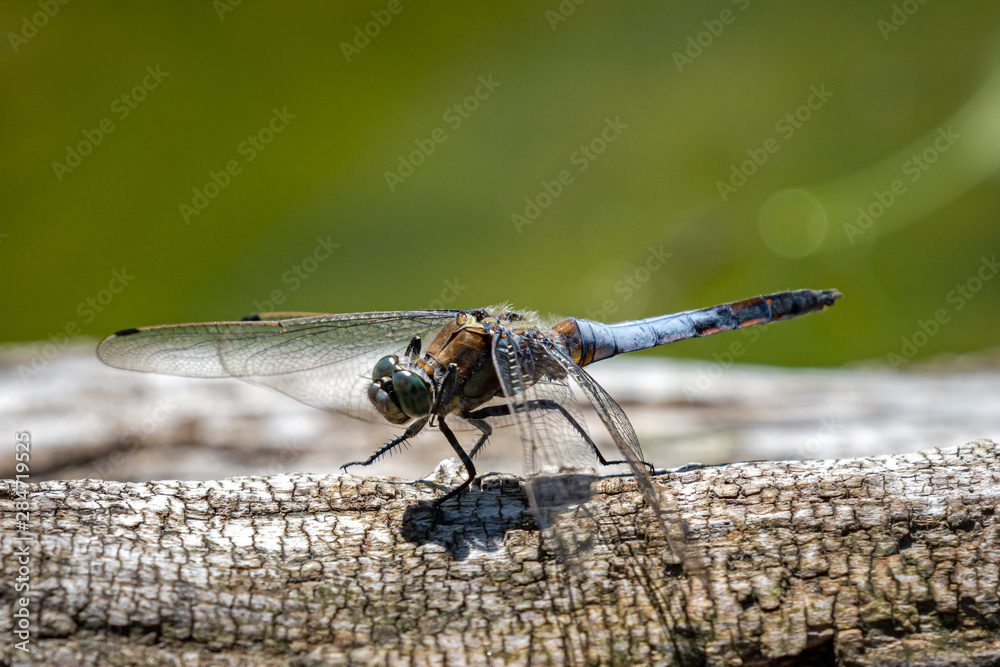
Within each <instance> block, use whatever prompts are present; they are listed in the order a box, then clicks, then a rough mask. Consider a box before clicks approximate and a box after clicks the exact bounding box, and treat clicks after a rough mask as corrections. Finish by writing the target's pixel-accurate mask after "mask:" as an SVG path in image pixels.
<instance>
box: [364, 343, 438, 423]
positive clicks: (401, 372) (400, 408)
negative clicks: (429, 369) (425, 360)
mask: <svg viewBox="0 0 1000 667" xmlns="http://www.w3.org/2000/svg"><path fill="white" fill-rule="evenodd" d="M406 361H408V360H406ZM433 387H434V385H433V384H432V383H431V381H430V380H429V379H428V378H427V377H426V374H425V373H424V372H423V371H422V370H420V368H419V367H417V366H415V365H411V364H408V363H406V362H405V361H400V359H399V358H398V357H397V356H396V355H394V354H390V355H388V356H385V357H382V358H381V359H379V360H378V363H376V364H375V368H374V369H373V370H372V383H371V384H370V385H368V400H369V401H371V404H372V406H373V407H374V408H375V409H376V410H378V412H379V414H381V415H382V416H383V417H385V418H386V420H387V421H389V422H391V423H393V424H405V423H406V422H408V421H409V420H411V419H414V418H417V417H424V416H426V415H428V414H430V412H431V406H432V405H433V404H434V388H433Z"/></svg>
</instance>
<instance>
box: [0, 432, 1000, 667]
mask: <svg viewBox="0 0 1000 667" xmlns="http://www.w3.org/2000/svg"><path fill="white" fill-rule="evenodd" d="M439 472H440V475H439V477H438V479H437V480H436V482H437V483H435V481H434V480H429V481H422V482H415V483H413V482H402V481H399V480H394V479H391V478H375V479H364V478H355V477H338V476H329V475H308V474H280V475H272V476H260V477H240V478H231V479H223V480H218V481H207V482H183V481H166V482H149V483H120V482H109V481H93V480H91V481H88V480H72V481H49V482H42V483H39V484H33V485H31V486H30V487H29V488H28V494H29V499H30V500H29V502H30V508H31V515H30V521H29V522H28V524H29V525H28V528H29V532H30V534H31V535H34V536H36V537H37V541H36V542H35V543H34V544H33V545H32V546H31V549H30V557H29V558H28V568H29V570H30V585H31V591H30V605H29V609H30V611H31V614H32V616H31V619H32V625H33V628H34V635H33V637H32V643H31V648H32V649H33V651H34V653H33V654H32V655H31V659H32V661H33V662H34V663H36V664H138V665H153V664H157V665H159V664H202V665H207V664H211V665H215V664H219V665H223V664H229V665H234V664H240V665H244V666H247V665H272V664H275V665H276V664H397V663H404V664H427V665H445V664H448V665H462V664H470V665H490V664H565V663H577V664H587V663H590V664H633V663H655V664H712V665H740V664H743V665H746V664H782V663H786V662H787V663H788V664H795V663H796V662H797V661H805V660H808V661H809V664H831V665H832V664H840V665H886V664H910V665H946V664H947V665H990V664H992V665H995V664H997V661H1000V599H998V595H1000V577H998V568H1000V523H998V519H997V513H998V511H1000V447H998V446H997V445H996V444H995V443H993V442H990V441H976V442H972V443H969V444H967V445H963V446H960V447H953V448H945V449H940V450H930V451H924V452H920V453H914V454H901V455H892V456H882V457H871V458H861V459H844V460H832V461H821V460H816V461H794V462H756V463H740V464H730V465H724V466H718V467H706V468H694V469H688V470H684V471H680V472H675V473H671V474H664V475H660V476H659V477H658V478H657V480H656V481H657V486H658V488H659V489H660V490H661V491H662V492H663V493H664V494H665V497H666V498H668V499H669V504H670V505H671V506H672V507H673V508H674V511H675V515H676V516H678V517H680V518H681V519H682V520H683V521H684V522H685V523H686V524H687V525H688V531H689V533H688V545H689V549H690V550H691V552H692V553H694V554H696V556H697V558H699V559H700V560H701V561H702V562H703V563H704V564H705V566H706V576H705V577H698V576H693V575H690V574H688V573H685V572H684V571H683V570H682V569H681V568H680V567H678V566H675V565H671V564H670V563H671V559H670V557H669V554H668V553H666V551H667V550H666V547H665V541H664V539H663V536H662V535H661V534H659V533H658V531H657V530H656V528H655V524H653V523H651V522H649V521H648V520H646V519H648V517H645V512H644V503H643V500H642V496H641V494H640V493H639V492H638V490H637V488H636V486H635V484H634V482H633V481H632V480H630V479H628V478H603V479H600V480H598V481H596V482H595V483H594V485H593V486H592V491H593V492H594V493H595V494H596V495H595V503H596V504H597V506H599V507H600V508H601V513H600V515H599V516H597V522H598V524H599V526H600V533H601V537H602V540H601V541H600V542H599V543H598V544H597V545H596V546H595V548H594V549H593V551H592V552H590V553H589V555H587V556H586V557H584V558H582V559H581V562H580V563H578V566H577V567H575V568H574V569H573V570H572V571H571V572H567V571H566V570H565V569H564V567H563V564H562V563H561V561H560V560H559V559H558V558H556V557H555V556H554V555H553V553H552V552H551V550H549V549H547V548H546V545H544V544H542V545H540V544H539V532H538V530H537V527H536V525H535V523H534V521H533V519H532V517H531V513H530V511H529V510H528V508H527V506H526V499H525V496H524V493H523V489H522V486H521V485H520V483H519V480H518V479H517V478H515V477H511V476H488V477H486V478H485V479H484V480H483V482H482V484H481V486H480V487H479V488H476V489H474V490H473V491H472V492H470V493H469V494H467V495H464V496H462V497H461V498H460V499H459V500H458V502H456V503H449V504H448V505H447V506H446V507H444V508H443V511H442V512H441V513H440V515H435V514H434V513H433V512H431V511H429V510H428V509H427V507H426V501H428V500H431V499H433V498H434V497H436V496H437V495H439V494H440V493H441V490H442V487H446V486H447V485H448V484H450V483H451V481H452V480H451V479H450V478H449V475H450V474H451V473H452V472H454V470H453V468H448V467H447V466H445V467H444V468H442V469H441V470H440V471H439ZM17 492H18V489H17V488H15V484H14V483H13V482H10V481H7V482H4V483H2V484H0V543H2V554H3V560H2V570H3V580H4V581H6V582H12V581H14V580H15V579H16V577H17V576H18V568H19V567H20V565H19V562H18V558H17V557H16V555H15V554H16V551H17V548H18V545H19V544H21V543H20V542H18V541H17V540H18V537H19V536H21V537H24V536H26V535H27V534H26V533H19V532H18V525H17V523H16V518H15V517H16V512H15V510H16V506H15V503H16V502H17V498H16V496H17ZM651 526H652V528H651ZM2 591H3V593H2V604H0V636H3V637H5V638H9V637H13V635H12V624H13V623H14V621H15V619H14V618H12V617H11V610H12V609H13V608H14V604H15V597H16V595H15V593H14V591H13V589H12V587H11V586H4V587H3V589H2ZM25 657H26V656H24V655H23V654H21V653H20V652H18V651H17V650H16V649H15V648H14V641H13V640H11V641H5V642H4V644H3V646H2V648H0V658H2V659H3V660H4V661H6V662H14V663H17V662H18V661H20V660H24V658H25Z"/></svg>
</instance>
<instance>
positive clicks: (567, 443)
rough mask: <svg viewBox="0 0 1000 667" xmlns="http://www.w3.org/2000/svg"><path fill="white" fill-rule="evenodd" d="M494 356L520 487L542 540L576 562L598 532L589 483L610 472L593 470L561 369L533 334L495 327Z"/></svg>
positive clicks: (573, 565)
mask: <svg viewBox="0 0 1000 667" xmlns="http://www.w3.org/2000/svg"><path fill="white" fill-rule="evenodd" d="M493 362H494V367H495V368H496V371H497V376H498V378H499V380H500V386H501V391H502V393H503V396H504V399H505V400H506V403H507V406H508V409H509V410H510V412H511V417H512V421H513V423H514V426H515V428H516V429H517V432H518V435H519V436H520V438H521V442H522V445H523V447H524V471H525V483H526V490H527V493H528V500H529V501H530V503H531V505H532V508H533V509H534V511H535V516H536V518H537V520H538V524H539V527H540V528H541V531H542V536H543V543H544V544H546V545H547V546H548V547H549V548H550V549H553V550H555V551H556V552H557V553H558V554H559V556H560V558H561V559H562V560H563V562H564V563H565V564H566V565H567V566H568V567H570V568H571V569H578V568H577V566H578V565H579V563H580V561H581V557H582V556H583V554H584V553H585V552H588V551H590V550H591V549H592V548H593V547H594V545H595V539H597V538H598V536H599V534H600V530H599V526H598V524H597V521H598V516H599V514H600V511H599V509H596V508H593V507H591V506H590V505H589V501H590V485H591V483H592V482H593V481H595V480H596V479H597V477H598V475H599V474H607V473H608V472H610V471H609V470H607V469H606V468H605V469H604V470H600V471H599V470H598V459H597V456H596V454H595V453H594V447H593V445H592V441H591V440H590V436H589V435H588V434H587V432H586V427H585V426H584V421H583V417H582V414H581V411H580V409H579V404H578V401H577V399H576V398H575V397H574V396H573V393H572V392H571V391H570V386H569V383H568V375H567V373H566V372H565V370H564V369H563V368H562V367H561V366H560V365H559V364H558V363H557V361H556V360H555V358H554V357H553V356H552V355H551V354H550V353H549V352H548V350H546V349H545V348H544V347H543V346H542V345H541V344H540V343H539V341H538V340H537V339H534V338H532V337H530V336H528V335H520V334H516V333H512V332H509V331H506V332H501V333H500V334H499V335H496V336H495V337H494V339H493Z"/></svg>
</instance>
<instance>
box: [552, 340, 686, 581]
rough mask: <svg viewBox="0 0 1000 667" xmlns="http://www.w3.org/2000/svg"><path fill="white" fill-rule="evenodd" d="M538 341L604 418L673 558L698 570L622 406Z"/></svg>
mask: <svg viewBox="0 0 1000 667" xmlns="http://www.w3.org/2000/svg"><path fill="white" fill-rule="evenodd" d="M541 344H542V345H544V346H545V348H546V349H547V350H548V352H549V353H550V354H551V356H552V358H553V359H555V360H556V362H557V363H558V364H559V366H560V367H561V368H562V369H563V370H564V371H565V372H566V374H567V375H568V376H569V377H570V378H572V380H573V381H574V382H575V383H576V385H577V386H578V387H579V388H580V389H581V390H582V391H583V393H584V395H585V396H586V397H587V399H588V400H589V401H590V403H591V405H593V406H594V409H595V410H596V411H597V415H598V416H599V417H600V418H601V421H602V422H604V426H605V427H606V428H607V430H608V433H609V434H611V439H612V440H614V443H615V445H616V446H617V447H618V451H619V452H620V453H621V455H622V457H624V460H626V461H628V464H629V467H630V468H632V473H633V474H634V475H635V478H636V481H637V482H638V484H639V488H640V489H642V494H643V496H644V497H645V498H646V502H647V503H649V506H650V508H651V509H652V511H653V515H654V517H655V520H656V521H657V523H659V525H660V528H661V530H662V531H663V535H664V536H665V537H666V540H667V544H668V546H669V547H670V550H671V551H672V552H673V555H674V557H675V558H676V559H678V560H680V561H681V562H683V563H684V566H685V568H686V569H687V570H688V571H690V572H695V573H701V572H702V571H703V564H702V563H700V561H698V559H697V555H696V554H694V553H693V552H691V551H690V550H688V549H687V546H686V544H685V532H686V531H685V527H684V524H683V523H682V522H681V521H680V520H679V519H675V518H670V517H668V516H667V514H666V512H665V507H664V505H665V502H664V499H663V498H662V497H661V495H660V493H658V492H657V490H656V488H655V487H654V486H653V480H652V478H651V477H650V471H649V466H648V464H647V463H646V462H645V460H644V459H643V456H642V449H641V448H640V447H639V438H638V437H637V436H636V434H635V429H633V428H632V422H630V421H629V419H628V416H627V415H626V414H625V411H624V410H622V408H621V406H620V405H618V402H617V401H616V400H615V399H614V398H612V397H611V395H610V394H609V393H608V392H607V391H605V390H604V387H602V386H601V385H599V384H597V382H596V381H595V380H594V378H592V377H591V376H590V374H589V373H587V371H585V370H583V369H582V368H580V366H579V365H577V363H576V362H575V361H573V359H572V357H571V356H570V355H569V353H568V352H567V351H566V350H564V349H563V348H562V347H560V346H558V345H556V344H555V343H554V342H553V341H552V340H551V339H549V338H544V337H542V338H541Z"/></svg>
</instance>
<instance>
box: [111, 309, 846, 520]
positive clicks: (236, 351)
mask: <svg viewBox="0 0 1000 667" xmlns="http://www.w3.org/2000/svg"><path fill="white" fill-rule="evenodd" d="M840 296H841V294H840V292H838V291H837V290H832V289H830V290H794V291H784V292H777V293H774V294H768V295H763V296H756V297H752V298H749V299H744V300H742V301H734V302H731V303H726V304H721V305H718V306H713V307H710V308H702V309H698V310H688V311H683V312H678V313H673V314H669V315H663V316H660V317H652V318H648V319H641V320H634V321H628V322H619V323H615V324H604V323H601V322H595V321H591V320H586V319H577V318H573V317H570V318H566V319H564V320H562V321H559V322H556V323H554V324H552V323H546V321H544V320H543V319H542V318H540V317H538V316H537V315H535V314H533V313H530V312H516V311H513V310H510V309H509V307H507V306H499V307H494V308H473V309H470V310H408V311H385V312H363V313H347V314H336V315H331V314H315V313H261V314H256V315H250V316H248V317H245V318H243V319H242V320H239V321H230V322H206V323H198V324H173V325H162V326H151V327H143V328H135V329H125V330H123V331H119V332H117V333H115V334H113V335H111V336H109V337H107V338H106V339H104V340H103V341H102V342H101V343H100V344H99V346H98V348H97V355H98V357H99V358H100V359H101V361H103V362H104V363H106V364H108V365H110V366H113V367H115V368H121V369H127V370H132V371H143V372H153V373H164V374H168V375H179V376H187V377H198V378H236V379H238V380H242V381H245V382H248V383H251V384H255V385H261V386H265V387H270V388H272V389H276V390H277V391H279V392H282V393H284V394H287V395H289V396H291V397H293V398H295V399H298V400H299V401H301V402H303V403H306V404H308V405H311V406H315V407H317V408H322V409H326V410H335V411H339V412H342V413H346V414H348V415H350V416H352V417H355V418H358V419H363V420H367V421H373V422H382V423H385V422H388V423H390V424H394V425H396V426H398V427H401V428H403V431H402V433H400V434H399V435H398V436H397V437H395V438H393V439H392V440H390V441H389V442H388V443H386V444H385V445H383V446H382V447H380V448H379V449H378V450H377V451H375V452H374V453H372V455H371V456H370V457H368V458H367V459H366V460H364V461H355V462H351V463H348V464H345V465H344V466H343V467H344V469H347V468H349V467H352V466H368V465H371V464H372V463H374V462H375V461H377V460H379V459H380V458H381V457H383V456H385V455H386V454H389V453H390V452H392V451H393V450H396V449H397V448H399V447H401V446H402V445H404V444H406V443H407V442H408V441H409V440H410V439H412V438H413V437H414V436H416V435H417V434H418V433H420V432H421V431H422V430H423V429H424V428H427V427H436V428H437V429H438V430H439V431H440V432H441V433H442V434H443V435H444V437H445V439H446V440H447V441H448V443H449V444H450V445H451V447H452V448H453V449H454V451H455V454H456V455H457V456H458V458H459V459H460V460H461V462H462V465H463V466H464V469H465V471H466V473H467V478H466V479H465V480H464V481H463V482H462V483H460V484H459V485H458V486H457V487H455V488H453V489H451V490H450V491H449V492H447V493H446V494H444V495H443V496H441V497H439V498H438V499H437V500H435V501H434V505H435V506H440V505H441V504H442V503H445V502H447V501H448V500H450V499H452V498H455V497H456V496H458V495H459V494H461V493H463V492H464V491H465V490H466V489H468V488H469V487H470V486H471V485H472V482H473V480H474V479H475V478H476V475H477V471H476V466H475V463H474V459H475V458H476V455H477V454H478V453H479V452H480V451H481V450H482V448H483V447H484V446H485V445H486V443H487V441H488V439H489V437H490V435H491V434H492V432H493V427H494V426H496V425H500V426H502V425H506V424H510V423H513V425H514V427H515V428H516V430H517V434H518V436H519V437H520V439H521V442H522V445H523V450H524V461H525V466H524V470H525V480H526V489H527V495H528V498H529V502H530V504H531V506H532V508H533V510H534V512H535V515H536V518H538V519H539V524H540V525H542V524H543V523H544V522H545V521H547V519H545V517H548V516H550V515H551V514H550V511H551V512H558V511H560V510H561V509H562V508H564V506H565V505H567V504H568V501H567V498H570V497H576V496H577V494H575V493H574V492H570V491H568V490H566V489H568V488H569V487H568V486H567V487H565V488H563V487H560V486H559V485H558V484H555V483H554V482H553V480H556V479H570V478H578V476H579V475H584V476H585V478H588V477H586V476H589V475H595V474H599V473H600V472H601V471H602V470H607V469H612V468H613V467H614V466H621V467H624V466H627V468H625V469H630V470H631V473H632V474H633V475H634V476H635V478H636V480H638V483H639V487H640V488H641V490H642V493H643V495H644V496H645V497H646V499H647V502H648V503H649V504H650V505H651V506H652V508H653V510H654V512H655V513H656V514H657V515H660V514H661V512H662V508H661V501H660V497H659V495H658V494H657V493H656V492H655V490H654V487H653V482H652V479H651V473H655V470H654V467H653V465H652V464H650V463H648V462H647V461H646V460H645V458H644V457H643V454H642V449H641V447H640V444H639V440H638V438H637V436H636V433H635V430H634V429H633V428H632V425H631V423H630V422H629V419H628V417H627V416H626V414H625V412H624V410H622V408H621V406H619V405H618V403H617V402H616V401H615V400H614V398H612V397H611V395H610V394H609V393H608V392H607V391H606V390H605V389H604V388H602V387H601V386H600V385H599V384H598V383H597V382H596V381H595V380H594V378H593V377H591V375H590V374H589V373H588V372H587V371H586V370H584V367H585V366H587V365H589V364H592V363H595V362H597V361H601V360H603V359H608V358H611V357H614V356H617V355H619V354H625V353H628V352H633V351H636V350H643V349H647V348H651V347H656V346H659V345H665V344H667V343H672V342H675V341H679V340H685V339H688V338H696V337H701V336H708V335H711V334H715V333H719V332H722V331H729V330H733V329H740V328H743V327H748V326H754V325H761V324H766V323H769V322H774V321H778V320H785V319H789V318H793V317H797V316H799V315H805V314H807V313H811V312H815V311H820V310H823V309H825V308H827V307H828V306H831V305H833V303H834V302H835V301H836V300H837V299H838V298H840ZM573 386H575V387H576V388H577V389H578V392H577V393H576V394H574V392H573V390H572V388H573ZM579 395H582V396H583V397H585V399H586V400H587V401H588V402H589V403H590V404H591V406H592V407H593V409H594V410H595V411H596V413H597V416H598V417H599V418H600V421H601V422H602V423H603V425H604V427H605V429H606V430H607V433H608V434H609V435H610V438H611V440H612V441H613V443H614V445H615V447H616V452H615V453H614V454H610V455H608V456H606V455H605V454H604V453H603V452H602V451H601V449H600V448H599V447H598V446H597V444H596V443H595V441H594V439H593V438H592V437H591V435H590V433H589V432H588V430H587V428H586V427H585V422H584V419H583V417H582V411H581V404H580V400H579V398H578V396H579ZM460 425H465V426H466V427H468V429H469V430H472V431H478V435H477V436H476V440H475V442H474V443H472V445H471V447H469V448H468V449H467V448H466V446H465V445H463V444H462V443H461V442H460V441H459V438H458V437H457V436H456V434H455V432H454V430H453V427H454V428H457V427H458V426H460Z"/></svg>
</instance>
